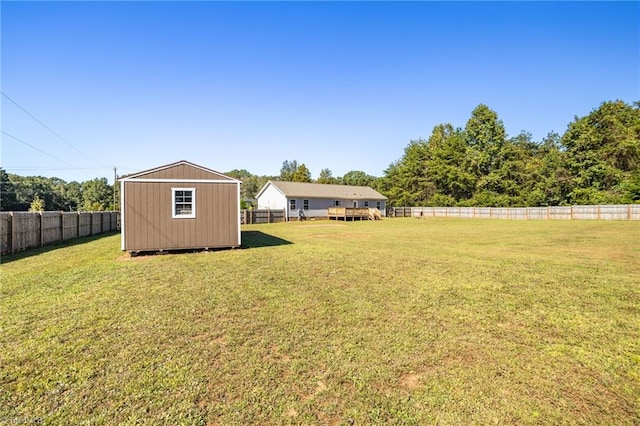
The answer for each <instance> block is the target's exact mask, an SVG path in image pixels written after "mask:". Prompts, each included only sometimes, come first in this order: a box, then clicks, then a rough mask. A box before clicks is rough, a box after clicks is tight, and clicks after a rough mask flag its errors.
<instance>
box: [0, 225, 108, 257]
mask: <svg viewBox="0 0 640 426" xmlns="http://www.w3.org/2000/svg"><path fill="white" fill-rule="evenodd" d="M119 233H120V232H119V231H114V232H105V233H102V234H96V235H91V236H89V237H80V238H74V239H72V240H66V241H62V242H56V243H51V244H48V245H46V246H43V247H35V248H30V249H26V250H23V251H19V252H17V253H12V254H3V255H2V256H1V257H0V264H5V263H10V262H14V261H16V260H20V259H24V258H26V257H31V256H37V255H39V254H42V253H47V252H49V251H51V250H57V249H59V248H63V247H71V246H77V245H79V244H85V243H89V242H91V241H96V240H99V239H101V238H105V237H110V236H112V235H116V234H119Z"/></svg>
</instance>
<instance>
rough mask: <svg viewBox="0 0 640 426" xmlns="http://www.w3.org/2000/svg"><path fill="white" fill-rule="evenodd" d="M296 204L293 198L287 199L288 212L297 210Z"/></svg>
mask: <svg viewBox="0 0 640 426" xmlns="http://www.w3.org/2000/svg"><path fill="white" fill-rule="evenodd" d="M297 207H298V203H297V202H296V199H295V198H289V210H291V211H294V210H297Z"/></svg>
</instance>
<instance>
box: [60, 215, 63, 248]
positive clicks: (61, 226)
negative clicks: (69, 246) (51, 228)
mask: <svg viewBox="0 0 640 426" xmlns="http://www.w3.org/2000/svg"><path fill="white" fill-rule="evenodd" d="M62 241H64V215H63V214H62V211H61V212H60V242H62Z"/></svg>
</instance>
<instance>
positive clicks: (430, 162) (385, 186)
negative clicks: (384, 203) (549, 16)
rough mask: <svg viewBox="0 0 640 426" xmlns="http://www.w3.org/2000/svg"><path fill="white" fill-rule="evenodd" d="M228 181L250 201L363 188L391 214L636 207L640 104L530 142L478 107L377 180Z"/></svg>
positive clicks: (360, 175) (292, 170)
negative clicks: (270, 189)
mask: <svg viewBox="0 0 640 426" xmlns="http://www.w3.org/2000/svg"><path fill="white" fill-rule="evenodd" d="M231 175H232V176H234V177H236V178H238V179H242V180H243V182H244V187H243V191H245V192H243V196H244V197H245V198H252V197H253V196H255V194H256V193H257V192H258V191H259V189H260V188H261V187H262V186H263V185H264V183H266V182H267V181H268V180H269V179H279V180H285V181H294V182H317V183H332V184H344V185H360V186H371V187H372V188H374V189H376V190H378V191H379V192H380V193H382V194H384V195H385V196H386V197H388V198H389V205H391V206H487V207H537V206H560V205H571V204H573V205H579V204H583V205H585V204H627V203H640V103H639V102H635V103H634V104H633V105H629V104H626V103H625V102H622V101H610V102H604V103H602V104H601V105H600V106H599V107H598V108H596V109H594V110H593V111H591V113H589V114H588V115H586V116H584V117H575V119H574V121H572V122H571V123H569V125H568V126H567V130H566V132H565V133H564V134H562V135H560V134H558V133H555V132H551V133H549V134H547V136H546V137H545V138H543V140H541V141H534V140H533V138H532V135H531V134H530V133H528V132H526V131H522V132H521V133H520V134H518V135H516V136H514V137H508V135H507V133H506V131H505V127H504V123H503V122H502V120H500V118H499V117H498V114H497V113H496V112H495V111H493V110H492V109H490V108H489V107H488V106H487V105H484V104H480V105H478V106H477V107H476V108H475V109H474V110H473V111H472V112H471V117H470V118H469V119H468V121H467V122H466V124H465V126H464V127H454V126H453V124H451V123H442V124H438V125H436V126H435V127H434V128H433V131H432V133H431V135H430V136H429V138H428V139H417V140H412V141H410V142H409V144H408V145H407V146H406V148H405V149H404V155H403V156H402V157H401V158H400V159H398V160H397V161H395V162H393V163H391V164H390V165H389V167H388V168H387V169H386V170H385V171H384V174H383V176H381V177H375V176H371V175H368V174H366V173H365V172H363V171H359V170H353V171H350V172H348V173H346V174H345V175H344V176H342V177H333V176H332V173H331V170H330V169H322V170H321V171H320V174H319V176H318V178H317V179H316V180H313V179H312V178H311V173H310V171H309V170H308V168H307V167H306V165H305V164H304V163H302V164H300V163H298V162H297V161H296V160H293V161H285V162H284V163H283V164H282V168H281V170H280V175H279V176H274V177H268V176H261V177H259V176H255V175H251V173H249V172H247V171H246V170H242V171H237V170H236V171H232V172H231Z"/></svg>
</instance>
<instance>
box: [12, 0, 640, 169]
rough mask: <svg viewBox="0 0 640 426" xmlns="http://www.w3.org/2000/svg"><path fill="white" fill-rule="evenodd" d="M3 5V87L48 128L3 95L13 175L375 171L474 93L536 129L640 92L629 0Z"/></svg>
mask: <svg viewBox="0 0 640 426" xmlns="http://www.w3.org/2000/svg"><path fill="white" fill-rule="evenodd" d="M0 8H1V9H0V13H1V20H2V21H1V24H2V27H1V36H2V44H1V48H2V52H1V55H2V56H1V58H2V68H1V71H2V74H1V86H2V92H3V93H4V94H6V95H7V96H9V97H10V98H11V99H12V100H13V101H15V102H16V103H17V104H19V105H20V106H21V107H22V108H24V109H25V110H27V111H28V112H29V113H30V114H31V115H33V116H35V117H36V118H37V119H38V120H40V121H41V122H42V123H44V124H45V125H46V126H47V127H49V128H50V129H51V130H53V131H54V132H55V133H56V134H57V135H59V136H60V137H61V138H58V137H56V136H55V135H54V134H53V133H51V132H50V131H48V130H47V129H45V128H44V127H43V126H41V125H40V124H39V123H38V122H36V121H35V120H34V119H33V118H31V117H29V115H27V114H26V113H25V112H24V111H22V110H21V109H20V108H18V107H17V106H16V105H15V104H14V103H12V102H10V101H9V100H8V99H7V98H6V97H4V96H3V97H2V130H3V132H5V133H3V134H2V135H0V136H1V137H2V151H1V155H2V157H1V162H2V167H3V168H5V169H6V170H7V171H9V172H11V173H16V174H21V175H42V176H57V177H60V178H62V179H65V180H67V181H70V180H78V181H83V180H88V179H92V178H94V177H107V178H109V181H112V180H113V170H112V167H113V166H117V167H118V173H119V174H125V173H131V172H135V171H140V170H144V169H147V168H152V167H155V166H159V165H163V164H167V163H170V162H174V161H178V160H183V159H184V160H189V161H193V162H195V163H198V164H201V165H203V166H206V167H210V168H213V169H215V170H218V171H222V172H225V171H229V170H232V169H247V170H249V171H250V172H252V173H254V174H258V175H277V174H278V173H279V171H280V167H281V165H282V162H283V161H285V160H294V159H295V160H297V161H298V162H299V163H305V164H306V165H307V167H308V168H309V169H310V170H311V173H312V175H313V177H314V178H315V177H317V176H318V174H319V172H320V170H321V169H323V168H329V169H330V170H331V171H332V172H333V175H334V176H342V175H343V174H345V173H346V172H348V171H350V170H362V171H365V172H366V173H368V174H371V175H374V176H381V175H382V174H383V171H384V169H385V168H386V167H387V166H388V165H389V164H390V163H392V162H393V161H395V160H397V159H399V158H400V157H401V156H402V154H403V150H404V148H405V147H406V146H407V144H408V143H409V141H410V140H412V139H417V138H420V137H422V138H428V137H429V135H430V134H431V131H432V129H433V126H435V125H437V124H440V123H446V122H450V123H452V124H453V125H454V126H464V125H465V123H466V121H467V120H468V119H469V117H470V113H471V111H472V110H473V109H474V108H475V107H476V106H477V105H478V104H480V103H484V104H486V105H488V106H489V107H490V108H492V109H493V110H495V111H496V112H497V113H498V115H499V117H500V118H501V119H502V120H503V122H504V124H505V127H506V129H507V133H508V135H509V136H515V135H516V134H518V133H519V132H520V131H521V130H526V131H529V132H531V133H532V134H533V138H534V140H536V141H540V140H541V139H542V138H543V137H544V136H545V135H546V134H547V133H548V132H550V131H556V132H558V133H560V134H562V133H563V132H564V131H565V130H566V126H567V124H568V123H569V122H571V121H572V120H573V119H574V117H575V116H576V115H578V116H583V115H586V114H588V113H589V112H590V111H591V110H592V109H594V108H597V107H598V106H599V105H600V103H602V102H603V101H607V100H615V99H621V100H623V101H625V102H628V103H631V102H633V101H636V100H640V59H639V56H640V29H639V27H640V24H639V22H640V6H639V3H638V2H620V3H612V2H606V3H605V2H602V3H600V2H585V3H583V2H561V3H560V2H524V3H520V2H402V3H392V2H327V3H317V2H240V3H233V2H7V1H3V2H1V3H0ZM7 134H9V135H12V136H14V137H16V138H18V139H20V140H21V141H22V143H21V142H18V141H16V140H15V139H13V138H12V137H9V136H7ZM61 139H62V140H61ZM27 144H28V145H30V146H28V145H27ZM34 148H37V150H36V149H34ZM45 153H46V154H45Z"/></svg>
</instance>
